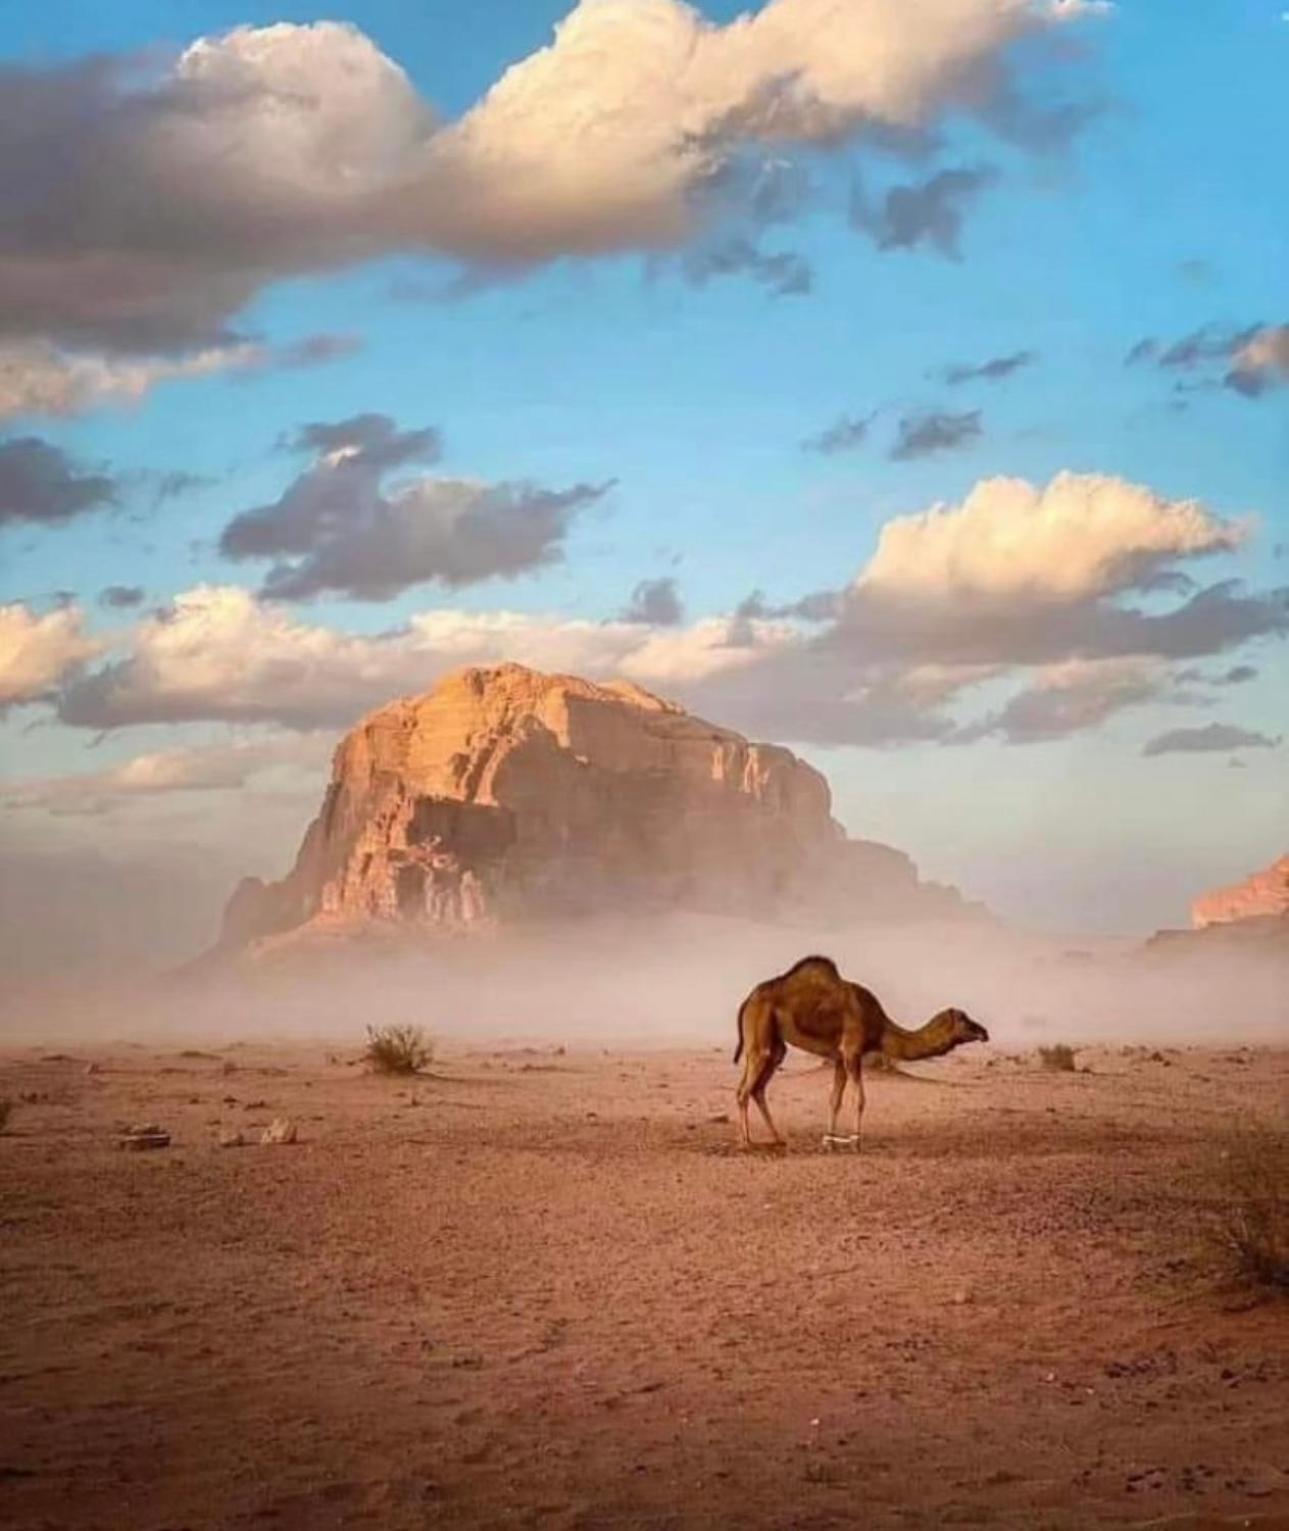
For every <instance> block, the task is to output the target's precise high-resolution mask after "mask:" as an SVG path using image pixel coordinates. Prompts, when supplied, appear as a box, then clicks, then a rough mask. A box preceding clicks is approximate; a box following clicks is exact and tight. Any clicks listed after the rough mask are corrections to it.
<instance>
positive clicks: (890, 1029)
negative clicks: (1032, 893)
mask: <svg viewBox="0 0 1289 1531" xmlns="http://www.w3.org/2000/svg"><path fill="white" fill-rule="evenodd" d="M738 1028H739V1033H738V1046H737V1047H736V1048H735V1049H734V1062H735V1063H737V1062H738V1061H739V1058H740V1057H742V1058H743V1077H742V1079H741V1080H740V1081H739V1087H738V1111H739V1131H740V1136H741V1141H742V1144H743V1147H744V1148H751V1147H752V1146H753V1144H752V1135H751V1133H750V1132H749V1131H748V1123H747V1106H748V1101H749V1100H754V1101H755V1102H756V1106H757V1110H758V1111H759V1112H760V1113H761V1115H762V1117H764V1119H765V1125H766V1126H767V1127H768V1128H769V1129H770V1133H771V1135H772V1136H773V1139H774V1146H775V1147H778V1148H782V1147H783V1146H784V1145H785V1139H784V1138H783V1137H782V1136H781V1135H780V1133H779V1130H778V1128H777V1127H776V1126H775V1125H774V1121H773V1118H772V1117H771V1116H770V1109H769V1107H768V1106H767V1105H766V1103H765V1089H766V1086H767V1085H768V1084H769V1083H770V1080H771V1079H772V1078H773V1077H774V1072H775V1070H776V1069H777V1068H778V1067H779V1065H780V1064H781V1063H782V1062H783V1060H784V1058H785V1057H786V1056H787V1051H788V1046H789V1044H791V1045H792V1046H793V1047H800V1048H802V1049H804V1050H805V1051H806V1052H808V1053H815V1054H817V1055H818V1056H819V1057H821V1058H827V1059H829V1060H830V1061H831V1062H832V1065H833V1084H832V1100H831V1104H830V1109H829V1113H828V1131H827V1133H826V1134H825V1136H824V1144H825V1146H827V1147H830V1148H831V1147H834V1146H837V1145H839V1144H845V1145H847V1146H848V1147H852V1148H854V1149H855V1150H856V1151H858V1149H859V1143H860V1132H861V1129H862V1125H863V1118H864V1076H863V1069H862V1060H863V1057H864V1054H865V1053H881V1054H883V1055H884V1056H885V1057H887V1058H891V1059H896V1058H904V1059H913V1058H938V1057H940V1055H941V1054H942V1053H947V1052H952V1051H953V1049H954V1048H955V1047H961V1046H962V1045H963V1044H964V1043H966V1042H987V1041H988V1040H989V1033H988V1032H987V1031H986V1030H985V1028H984V1027H983V1026H981V1025H980V1024H979V1023H978V1022H976V1021H973V1020H972V1019H971V1017H970V1016H969V1015H968V1014H967V1013H966V1012H965V1011H963V1010H941V1011H939V1012H938V1013H937V1014H936V1015H933V1016H932V1017H931V1019H930V1020H929V1021H928V1022H927V1023H926V1025H925V1026H921V1027H919V1028H918V1029H917V1030H916V1031H906V1030H905V1029H904V1027H902V1026H897V1025H896V1024H895V1022H894V1021H893V1020H892V1019H891V1018H890V1016H889V1015H887V1013H886V1011H885V1010H884V1009H883V1008H882V1004H881V1001H880V1000H879V999H878V998H877V996H876V995H875V994H874V993H872V991H871V990H869V989H865V988H864V987H863V986H862V985H861V984H857V983H850V982H849V981H848V980H847V979H845V978H843V977H842V976H841V974H840V973H839V972H838V971H837V965H836V964H835V963H834V962H833V961H832V960H831V959H830V958H828V957H803V958H802V959H801V961H800V962H798V963H795V964H794V965H793V966H792V967H790V968H789V969H788V971H787V972H786V973H780V974H779V976H778V977H777V978H769V979H767V980H766V981H765V982H764V983H759V984H757V986H756V988H755V989H753V990H752V992H751V993H750V994H749V995H748V997H747V998H746V999H745V1000H744V1001H743V1003H742V1004H741V1005H740V1006H739V1012H738ZM847 1079H849V1080H850V1081H851V1082H852V1083H853V1085H854V1086H855V1132H854V1135H853V1137H840V1136H839V1135H838V1132H837V1115H838V1112H839V1111H840V1110H841V1104H842V1098H843V1096H844V1095H845V1092H846V1081H847Z"/></svg>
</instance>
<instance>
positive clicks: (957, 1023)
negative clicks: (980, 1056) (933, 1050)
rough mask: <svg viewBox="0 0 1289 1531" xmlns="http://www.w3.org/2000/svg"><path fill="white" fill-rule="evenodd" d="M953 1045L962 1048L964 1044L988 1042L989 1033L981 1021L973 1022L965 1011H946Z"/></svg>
mask: <svg viewBox="0 0 1289 1531" xmlns="http://www.w3.org/2000/svg"><path fill="white" fill-rule="evenodd" d="M944 1016H945V1018H946V1019H947V1021H948V1022H949V1026H950V1035H951V1036H952V1038H953V1045H954V1046H955V1047H961V1046H962V1044H963V1043H964V1042H988V1040H989V1033H988V1032H987V1031H986V1030H985V1028H984V1027H983V1026H982V1025H981V1024H980V1022H979V1021H973V1020H972V1019H971V1017H970V1016H969V1015H968V1014H967V1012H966V1011H965V1010H946V1011H944Z"/></svg>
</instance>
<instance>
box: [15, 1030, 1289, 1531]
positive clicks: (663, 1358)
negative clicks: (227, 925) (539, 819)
mask: <svg viewBox="0 0 1289 1531" xmlns="http://www.w3.org/2000/svg"><path fill="white" fill-rule="evenodd" d="M731 1041H732V1037H731ZM357 1053H358V1048H357V1047H356V1046H351V1047H350V1048H348V1049H347V1050H345V1051H337V1050H336V1049H335V1045H334V1044H332V1045H331V1049H330V1051H328V1049H327V1048H325V1047H324V1046H321V1045H320V1046H318V1047H307V1046H303V1045H293V1046H289V1047H288V1046H283V1047H269V1046H265V1045H260V1044H256V1045H248V1044H232V1045H228V1046H222V1047H218V1048H211V1049H209V1050H205V1051H203V1052H201V1053H198V1054H194V1053H193V1052H192V1051H190V1050H184V1049H181V1048H180V1047H178V1046H176V1047H174V1048H169V1049H162V1050H158V1049H157V1048H155V1047H154V1046H151V1045H149V1046H148V1047H146V1048H145V1047H141V1046H134V1047H131V1046H128V1045H125V1044H118V1045H106V1044H96V1045H94V1046H92V1047H89V1046H85V1047H80V1048H78V1049H76V1050H75V1051H74V1052H72V1051H69V1052H68V1053H67V1054H65V1055H51V1054H50V1053H49V1051H48V1050H45V1051H43V1052H42V1051H41V1050H39V1049H35V1048H31V1049H25V1050H14V1049H10V1050H9V1051H8V1052H7V1053H6V1054H4V1055H3V1057H0V1095H3V1096H8V1097H11V1098H13V1099H15V1100H16V1101H18V1105H17V1106H16V1109H15V1110H14V1113H13V1116H12V1118H11V1120H10V1123H9V1126H8V1129H7V1131H6V1132H5V1133H4V1134H3V1135H0V1206H2V1222H3V1239H2V1241H0V1264H2V1266H3V1298H2V1309H3V1314H4V1323H3V1329H2V1331H0V1521H3V1522H4V1524H5V1525H7V1526H9V1527H13V1528H20V1527H21V1528H28V1527H30V1528H36V1527H40V1528H48V1531H52V1528H62V1527H67V1528H72V1527H77V1528H79V1527H95V1528H103V1527H112V1528H129V1531H133V1528H140V1531H144V1528H146V1531H161V1528H167V1531H180V1528H190V1531H198V1528H202V1531H204V1528H214V1527H239V1528H240V1527H264V1526H269V1527H280V1528H296V1527H299V1528H310V1531H314V1528H328V1527H344V1526H372V1527H377V1526H379V1527H388V1528H396V1531H397V1528H405V1527H406V1528H412V1527H422V1526H432V1525H445V1526H495V1525H522V1526H542V1527H552V1528H563V1527H567V1528H592V1527H610V1526H642V1527H687V1526H718V1525H719V1526H750V1527H781V1526H793V1527H810V1528H824V1527H833V1526H838V1527H840V1526H844V1525H864V1526H870V1527H886V1526H891V1527H896V1526H901V1527H907V1526H945V1525H956V1524H962V1525H987V1526H1008V1527H1052V1528H1056V1527H1069V1528H1074V1527H1086V1526H1089V1525H1116V1526H1118V1525H1123V1526H1147V1525H1148V1526H1152V1527H1161V1526H1167V1527H1175V1528H1182V1527H1187V1528H1195V1531H1198V1528H1201V1527H1217V1526H1227V1525H1231V1526H1259V1527H1285V1526H1289V1428H1286V1420H1289V1307H1286V1305H1285V1304H1284V1303H1282V1302H1281V1303H1276V1302H1255V1301H1252V1300H1251V1299H1250V1298H1249V1297H1248V1296H1247V1295H1246V1294H1244V1293H1241V1292H1240V1291H1238V1290H1236V1289H1227V1288H1224V1287H1222V1286H1221V1285H1219V1284H1215V1283H1214V1281H1213V1279H1212V1278H1211V1277H1210V1276H1208V1275H1207V1274H1205V1273H1202V1272H1201V1271H1200V1270H1199V1269H1198V1268H1197V1267H1196V1265H1195V1263H1194V1260H1193V1254H1194V1238H1193V1223H1194V1217H1195V1209H1194V1203H1193V1201H1192V1199H1191V1193H1190V1190H1189V1189H1188V1188H1189V1187H1190V1185H1191V1184H1192V1181H1191V1176H1192V1175H1193V1173H1194V1172H1195V1171H1196V1170H1197V1169H1198V1168H1201V1167H1203V1166H1204V1165H1205V1164H1206V1163H1208V1162H1210V1161H1211V1158H1212V1156H1213V1155H1214V1154H1215V1153H1216V1152H1218V1151H1219V1149H1218V1146H1217V1145H1218V1144H1219V1143H1220V1141H1221V1136H1222V1134H1223V1133H1225V1132H1226V1131H1227V1130H1228V1129H1229V1128H1230V1126H1231V1125H1232V1123H1233V1122H1236V1121H1244V1120H1248V1119H1250V1118H1251V1117H1254V1116H1259V1115H1261V1116H1267V1117H1274V1116H1275V1114H1276V1113H1277V1112H1280V1113H1283V1110H1284V1105H1285V1101H1286V1098H1287V1096H1289V1053H1287V1052H1284V1051H1275V1050H1270V1049H1261V1050H1253V1049H1240V1050H1236V1049H1226V1050H1217V1051H1214V1050H1185V1051H1168V1050H1163V1051H1160V1052H1159V1053H1158V1054H1157V1055H1155V1056H1151V1055H1149V1054H1147V1053H1146V1052H1145V1051H1144V1050H1141V1051H1136V1052H1133V1053H1130V1054H1125V1053H1123V1052H1121V1051H1119V1050H1117V1049H1113V1048H1109V1047H1102V1048H1090V1049H1087V1050H1085V1051H1084V1052H1082V1053H1080V1055H1079V1063H1080V1066H1081V1068H1082V1069H1086V1070H1087V1072H1081V1071H1080V1072H1073V1073H1054V1072H1051V1071H1046V1070H1043V1069H1042V1068H1040V1067H1039V1066H1038V1065H1037V1063H1036V1061H1035V1060H1033V1059H1032V1058H1029V1057H1026V1058H1024V1059H1017V1058H1015V1057H1014V1056H1004V1055H1002V1053H1001V1050H1000V1049H999V1048H997V1047H995V1048H991V1049H984V1048H981V1049H973V1050H971V1052H970V1053H969V1054H968V1053H960V1054H956V1055H954V1056H953V1057H951V1058H948V1059H945V1060H941V1061H939V1062H937V1063H934V1064H927V1065H920V1066H916V1067H915V1068H914V1069H913V1070H912V1072H914V1073H916V1074H917V1075H918V1076H920V1077H917V1078H889V1077H883V1076H880V1075H877V1076H870V1081H871V1082H870V1087H869V1110H868V1141H867V1145H866V1148H865V1151H864V1152H863V1153H862V1154H861V1155H859V1156H852V1155H840V1154H825V1153H824V1152H823V1151H822V1149H821V1147H820V1143H819V1131H820V1127H821V1125H822V1121H823V1115H824V1108H825V1097H826V1093H827V1075H826V1072H823V1071H821V1070H820V1069H819V1068H818V1067H817V1066H815V1065H814V1063H813V1061H812V1060H809V1059H806V1058H804V1057H802V1056H800V1055H793V1056H792V1057H790V1058H789V1061H788V1063H787V1065H785V1067H784V1069H783V1070H782V1071H781V1073H780V1076H779V1078H778V1080H777V1081H776V1083H775V1085H774V1087H773V1091H772V1097H771V1099H772V1103H773V1104H774V1106H775V1109H776V1114H777V1116H778V1118H779V1120H780V1123H781V1125H782V1126H784V1127H785V1129H786V1130H787V1132H788V1134H789V1136H790V1139H791V1144H790V1149H789V1151H788V1152H787V1153H786V1154H783V1155H773V1154H769V1153H765V1154H753V1155H746V1154H742V1153H740V1152H738V1151H737V1149H736V1147H735V1142H734V1126H733V1123H732V1120H730V1118H731V1117H732V1115H733V1105H732V1091H733V1087H734V1084H735V1079H736V1073H737V1071H736V1070H735V1069H734V1067H733V1066H732V1065H731V1063H730V1060H729V1056H728V1049H727V1048H724V1047H722V1048H719V1049H712V1048H708V1049H706V1050H703V1051H692V1050H691V1051H656V1052H650V1053H629V1052H621V1051H611V1052H605V1051H602V1050H600V1049H598V1048H583V1049H569V1050H568V1051H566V1052H565V1051H560V1050H555V1049H552V1048H545V1047H542V1048H535V1047H520V1046H517V1045H514V1046H489V1047H487V1048H483V1047H474V1048H470V1047H466V1046H461V1045H457V1046H454V1047H452V1048H446V1049H444V1050H442V1052H441V1055H440V1056H439V1058H438V1059H436V1062H435V1064H434V1066H433V1069H432V1073H431V1075H430V1076H429V1077H421V1078H417V1079H415V1080H411V1081H408V1080H399V1079H391V1078H384V1077H377V1076H374V1075H371V1074H369V1073H367V1072H366V1071H365V1070H364V1068H363V1066H362V1065H361V1064H360V1063H359V1062H357V1061H356V1058H357ZM91 1064H92V1065H95V1068H94V1070H93V1071H89V1068H88V1066H89V1065H91ZM278 1117H287V1118H290V1119H292V1120H293V1121H294V1122H295V1123H296V1124H297V1127H298V1139H299V1140H298V1141H297V1142H296V1143H295V1144H293V1145H281V1146H265V1145H262V1144H261V1143H260V1141H259V1139H260V1133H261V1131H262V1130H263V1128H264V1127H265V1126H266V1125H267V1124H268V1123H269V1122H270V1121H272V1120H273V1119H275V1118H278ZM143 1122H156V1123H157V1124H159V1125H161V1126H163V1127H164V1128H165V1129H167V1130H168V1131H169V1132H170V1134H171V1146H170V1147H169V1148H166V1149H161V1150H157V1151H153V1152H145V1153H123V1152H119V1151H118V1150H117V1148H116V1133H117V1129H118V1128H119V1127H121V1126H124V1125H127V1124H131V1123H143ZM229 1130H236V1131H238V1132H240V1133H242V1134H243V1135H244V1136H245V1137H246V1138H247V1140H248V1141H247V1145H246V1146H243V1147H234V1148H228V1147H220V1146H219V1136H220V1133H221V1131H229Z"/></svg>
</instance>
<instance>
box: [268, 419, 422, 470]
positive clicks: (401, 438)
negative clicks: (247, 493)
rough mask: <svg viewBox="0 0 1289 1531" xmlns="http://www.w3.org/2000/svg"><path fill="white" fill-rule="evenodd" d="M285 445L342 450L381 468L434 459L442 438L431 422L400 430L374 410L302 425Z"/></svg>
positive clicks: (355, 461) (357, 462) (363, 464)
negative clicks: (346, 417) (342, 418)
mask: <svg viewBox="0 0 1289 1531" xmlns="http://www.w3.org/2000/svg"><path fill="white" fill-rule="evenodd" d="M285 445H286V446H287V447H288V448H289V449H290V450H291V451H295V452H316V453H318V454H319V455H326V454H328V453H332V452H339V453H344V454H345V455H346V458H347V460H348V461H349V462H350V463H351V464H353V465H355V466H360V467H366V468H378V469H380V470H381V471H384V470H385V469H387V468H398V467H402V466H403V465H404V464H405V463H432V462H437V461H438V460H439V457H440V456H441V455H442V451H443V439H442V437H441V436H440V435H439V433H438V431H436V430H435V429H434V427H433V426H432V425H427V426H423V427H422V428H421V429H419V430H414V431H400V430H399V429H398V426H397V425H396V424H395V422H394V421H393V419H391V417H390V416H389V415H382V414H377V413H368V414H362V415H351V416H350V418H349V419H347V420H337V421H334V422H321V421H314V422H313V423H312V424H309V425H302V426H301V427H300V429H299V430H298V431H297V432H296V433H295V435H294V436H291V437H288V438H287V440H286V442H285Z"/></svg>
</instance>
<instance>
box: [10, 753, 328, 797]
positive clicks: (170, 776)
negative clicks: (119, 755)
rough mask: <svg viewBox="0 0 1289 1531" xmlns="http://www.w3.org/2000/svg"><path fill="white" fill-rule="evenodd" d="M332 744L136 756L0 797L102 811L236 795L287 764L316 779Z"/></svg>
mask: <svg viewBox="0 0 1289 1531" xmlns="http://www.w3.org/2000/svg"><path fill="white" fill-rule="evenodd" d="M333 745H334V739H333V738H332V737H331V736H330V735H317V734H285V735H283V734H276V735H272V736H270V737H267V738H258V739H242V740H235V741H233V742H231V743H227V744H213V745H212V744H208V745H183V746H180V747H178V748H175V749H167V750H152V751H149V752H147V753H145V754H141V755H134V756H132V757H131V758H130V759H128V760H125V761H122V762H121V764H120V765H115V766H110V767H108V768H107V769H105V770H101V771H83V772H80V773H77V774H74V775H69V776H49V777H41V778H33V779H26V780H16V781H5V782H0V798H3V800H4V801H5V802H6V803H8V804H9V806H10V807H13V808H25V809H42V810H45V811H47V812H50V813H56V814H97V813H104V812H108V811H110V810H112V809H113V808H116V807H120V806H123V805H125V804H128V803H139V802H143V801H144V800H146V799H151V798H158V797H168V796H170V795H172V794H175V793H185V792H227V791H232V790H235V789H237V788H240V787H245V786H246V785H247V784H248V783H250V782H252V781H254V780H255V779H256V778H258V777H261V776H263V775H264V774H265V773H266V772H270V771H274V770H276V769H278V768H280V767H284V766H285V767H297V768H305V769H306V770H308V771H309V772H310V774H312V775H317V774H319V772H320V770H321V769H322V767H323V765H324V763H325V761H326V759H327V757H328V756H329V754H330V752H331V749H332V747H333Z"/></svg>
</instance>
